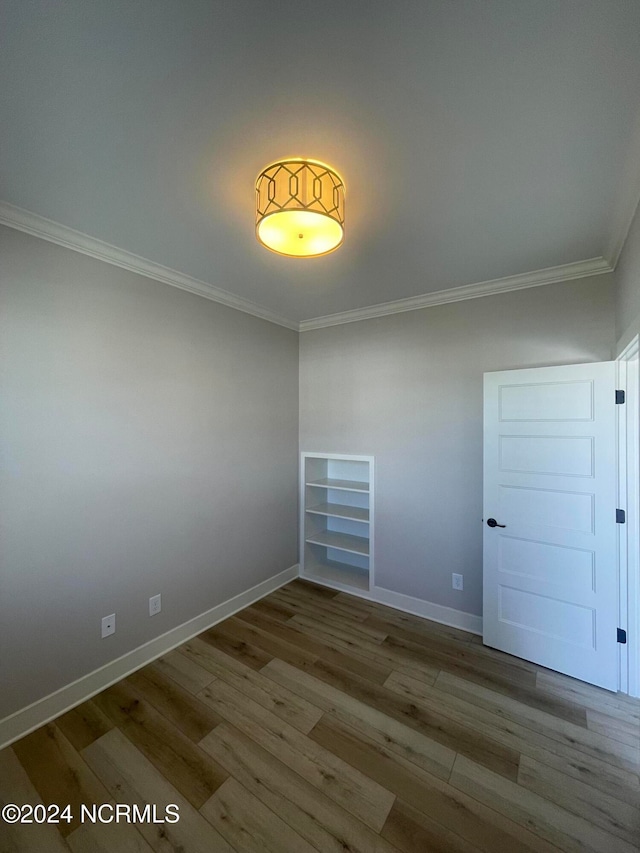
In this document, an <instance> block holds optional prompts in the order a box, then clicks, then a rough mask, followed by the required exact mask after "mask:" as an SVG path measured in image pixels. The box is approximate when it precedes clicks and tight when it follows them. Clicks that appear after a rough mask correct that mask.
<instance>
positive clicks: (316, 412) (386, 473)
mask: <svg viewBox="0 0 640 853" xmlns="http://www.w3.org/2000/svg"><path fill="white" fill-rule="evenodd" d="M614 340H615V337H614V305H613V282H612V277H611V276H610V275H607V276H604V275H603V276H598V277H595V278H592V279H582V280H579V281H571V282H566V283H563V284H556V285H549V286H545V287H537V288H533V289H530V290H522V291H519V292H514V293H507V294H504V295H500V296H490V297H485V298H482V299H474V300H469V301H466V302H459V303H456V304H451V305H442V306H438V307H434V308H427V309H424V310H421V311H412V312H408V313H403V314H396V315H392V316H387V317H381V318H378V319H375V320H366V321H362V322H357V323H351V324H348V325H342V326H333V327H330V328H326V329H319V330H316V331H312V332H305V333H303V334H302V335H301V336H300V449H301V450H303V451H311V452H314V451H317V452H326V453H330V452H337V453H362V454H373V455H374V456H375V457H376V566H375V573H376V583H377V585H378V586H382V587H385V588H387V589H391V590H394V591H396V592H400V593H404V594H407V595H412V596H415V597H417V598H421V599H424V600H427V601H432V602H435V603H438V604H442V605H446V606H449V607H454V608H456V609H459V610H464V611H467V612H470V613H475V614H480V613H481V612H482V523H481V518H482V374H483V372H484V371H491V370H505V369H510V368H518V367H538V366H545V365H553V364H563V363H580V362H588V361H600V360H608V359H610V358H611V355H612V346H613V342H614ZM452 572H461V573H462V574H463V575H464V584H465V588H464V591H462V592H457V591H454V590H452V588H451V573H452Z"/></svg>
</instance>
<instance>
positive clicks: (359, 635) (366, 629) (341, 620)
mask: <svg viewBox="0 0 640 853" xmlns="http://www.w3.org/2000/svg"><path fill="white" fill-rule="evenodd" d="M313 613H314V616H310V615H309V616H307V618H313V619H314V621H315V623H316V624H320V625H322V626H324V627H325V628H331V629H335V630H337V631H340V632H342V633H343V634H344V635H347V637H348V639H350V640H355V641H356V642H357V641H358V640H360V639H363V640H369V641H370V642H372V643H377V644H379V643H381V642H382V641H383V640H384V639H385V637H386V636H387V634H388V632H387V631H383V630H380V629H379V628H377V627H374V626H373V625H369V624H368V621H367V622H356V621H355V620H354V619H352V618H351V617H350V616H349V617H345V616H342V615H340V614H335V613H334V614H329V613H326V612H322V614H321V615H320V616H318V613H317V610H316V608H313ZM258 615H260V616H263V617H265V616H267V614H266V613H264V612H262V613H261V612H260V611H259V610H257V611H256V610H253V609H252V608H251V607H247V608H246V609H245V610H241V611H240V612H239V613H237V614H236V616H238V618H240V619H245V620H246V621H250V622H254V620H255V622H254V623H255V624H258V620H257V618H255V617H257V616H258ZM252 617H254V618H252ZM296 617H301V614H296V613H291V615H290V616H289V617H288V620H287V621H288V622H289V623H290V622H291V620H294V624H295V619H296ZM272 618H273V617H271V619H272ZM276 622H282V620H281V619H276Z"/></svg>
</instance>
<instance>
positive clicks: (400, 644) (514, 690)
mask: <svg viewBox="0 0 640 853" xmlns="http://www.w3.org/2000/svg"><path fill="white" fill-rule="evenodd" d="M382 645H383V647H385V648H389V649H393V650H394V651H395V652H396V653H398V654H401V655H402V656H403V657H404V658H405V659H406V660H407V661H414V662H415V663H423V664H427V665H429V666H431V667H434V668H437V669H440V670H444V671H445V672H451V673H453V674H456V675H459V676H461V677H463V678H466V679H468V680H469V681H473V682H475V683H477V684H482V685H484V686H487V687H491V688H493V689H495V690H498V689H501V690H502V691H503V692H506V693H509V694H517V695H518V696H519V697H521V698H522V700H523V701H524V699H525V698H531V699H532V701H535V702H538V701H541V700H539V698H538V697H537V696H536V695H535V682H536V674H535V673H533V672H527V671H523V670H522V669H520V668H519V667H513V668H511V669H506V668H505V667H503V665H502V664H501V663H497V662H490V661H489V662H484V663H479V662H478V661H477V660H472V661H469V660H468V659H466V658H465V657H464V656H462V655H460V654H457V653H453V652H449V653H447V652H443V651H441V650H439V649H436V648H434V647H433V646H430V645H427V644H426V643H414V642H410V641H409V640H400V639H396V638H395V637H394V636H393V635H392V634H389V636H388V637H387V639H386V640H385V641H384V643H383V644H382Z"/></svg>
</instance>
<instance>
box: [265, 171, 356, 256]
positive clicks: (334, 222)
mask: <svg viewBox="0 0 640 853" xmlns="http://www.w3.org/2000/svg"><path fill="white" fill-rule="evenodd" d="M256 236H257V237H258V240H259V241H260V242H261V243H262V245H263V246H266V247H267V249H271V251H272V252H277V253H278V254H280V255H288V256H290V257H294V258H312V257H317V256H318V255H326V254H328V253H329V252H333V250H334V249H337V248H338V246H340V244H341V243H342V241H343V239H344V182H343V180H342V178H341V177H340V175H338V173H337V172H336V171H335V170H334V169H332V168H331V167H330V166H326V165H325V164H324V163H319V162H318V161H317V160H307V159H305V158H302V157H295V158H291V159H288V160H279V161H278V162H277V163H271V165H270V166H267V167H266V168H264V169H263V170H262V171H261V172H260V174H259V175H258V178H257V180H256Z"/></svg>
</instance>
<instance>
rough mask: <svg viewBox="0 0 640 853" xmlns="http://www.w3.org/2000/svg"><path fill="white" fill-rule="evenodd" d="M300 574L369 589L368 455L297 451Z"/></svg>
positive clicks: (331, 583)
mask: <svg viewBox="0 0 640 853" xmlns="http://www.w3.org/2000/svg"><path fill="white" fill-rule="evenodd" d="M300 484H301V486H300V491H301V500H300V511H301V519H300V530H301V548H300V551H301V553H300V573H301V575H302V576H303V577H306V578H307V579H308V580H313V581H316V582H317V583H321V584H325V585H327V586H332V587H335V588H336V589H344V590H347V591H349V590H354V589H358V590H363V591H367V592H368V591H369V590H370V589H371V587H372V586H373V507H374V502H373V457H372V456H346V455H342V454H325V453H302V455H301V466H300Z"/></svg>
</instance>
